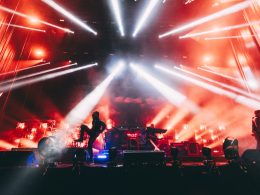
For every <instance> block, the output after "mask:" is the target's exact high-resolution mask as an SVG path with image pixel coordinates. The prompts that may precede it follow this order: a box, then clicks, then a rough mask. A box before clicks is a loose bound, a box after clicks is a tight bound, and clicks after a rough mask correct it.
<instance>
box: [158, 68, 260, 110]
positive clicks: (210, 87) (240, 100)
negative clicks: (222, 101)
mask: <svg viewBox="0 0 260 195" xmlns="http://www.w3.org/2000/svg"><path fill="white" fill-rule="evenodd" d="M155 68H157V69H158V70H161V71H162V72H165V73H167V74H170V75H173V76H174V78H180V79H182V80H185V81H187V82H189V83H191V84H193V85H197V86H199V87H202V88H204V89H206V90H208V91H210V92H213V93H215V94H218V95H223V96H226V97H228V98H231V99H233V100H234V101H236V102H237V103H240V104H243V105H245V106H247V107H249V108H253V109H257V108H260V102H259V101H256V100H253V99H250V98H247V97H245V96H242V95H238V94H235V93H233V92H230V91H227V90H224V89H222V88H219V87H216V86H214V85H211V84H208V83H205V82H203V81H201V80H198V79H194V78H191V77H188V76H186V75H184V74H181V73H178V72H176V71H172V70H170V69H167V68H164V67H162V66H160V65H155Z"/></svg>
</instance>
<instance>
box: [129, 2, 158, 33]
mask: <svg viewBox="0 0 260 195" xmlns="http://www.w3.org/2000/svg"><path fill="white" fill-rule="evenodd" d="M159 1H160V0H149V3H148V5H147V7H146V9H145V11H144V13H143V15H142V16H141V17H140V19H139V21H138V23H137V25H136V27H135V30H134V33H133V37H136V35H137V34H138V33H139V31H140V30H141V28H142V27H143V26H144V24H145V22H146V20H147V19H148V17H149V15H150V14H151V12H152V11H153V9H154V8H155V6H156V4H157V3H158V2H159ZM147 2H148V1H147Z"/></svg>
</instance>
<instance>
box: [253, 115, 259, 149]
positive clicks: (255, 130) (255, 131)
mask: <svg viewBox="0 0 260 195" xmlns="http://www.w3.org/2000/svg"><path fill="white" fill-rule="evenodd" d="M252 134H253V136H254V137H255V139H256V142H257V146H256V149H260V110H255V116H254V117H253V118H252Z"/></svg>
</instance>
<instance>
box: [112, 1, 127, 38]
mask: <svg viewBox="0 0 260 195" xmlns="http://www.w3.org/2000/svg"><path fill="white" fill-rule="evenodd" d="M110 4H111V5H112V9H113V11H114V14H115V19H116V22H117V25H118V27H119V30H120V33H121V36H122V37H124V36H125V33H124V27H123V23H122V16H121V12H120V6H119V2H118V0H110Z"/></svg>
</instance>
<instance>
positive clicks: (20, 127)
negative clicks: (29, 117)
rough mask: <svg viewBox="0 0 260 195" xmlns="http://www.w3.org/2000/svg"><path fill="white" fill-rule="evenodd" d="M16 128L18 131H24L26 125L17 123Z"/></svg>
mask: <svg viewBox="0 0 260 195" xmlns="http://www.w3.org/2000/svg"><path fill="white" fill-rule="evenodd" d="M16 128H17V129H24V128H25V123H17V126H16Z"/></svg>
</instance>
